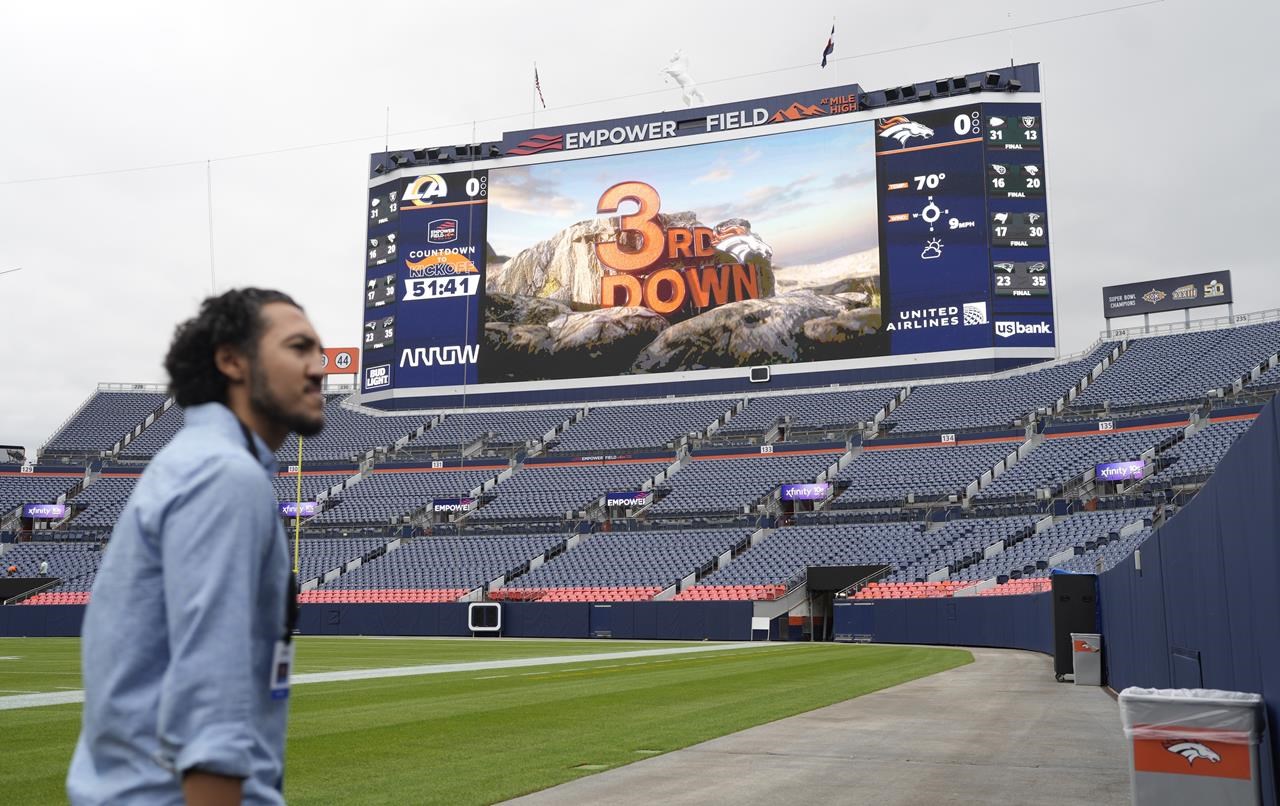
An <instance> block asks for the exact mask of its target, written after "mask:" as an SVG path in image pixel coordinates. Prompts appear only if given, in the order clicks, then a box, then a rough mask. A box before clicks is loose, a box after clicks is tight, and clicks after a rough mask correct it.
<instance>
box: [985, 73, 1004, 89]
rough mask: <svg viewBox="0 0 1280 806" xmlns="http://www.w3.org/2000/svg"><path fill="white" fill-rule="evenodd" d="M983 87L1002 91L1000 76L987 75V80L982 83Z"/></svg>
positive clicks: (994, 74) (996, 74)
mask: <svg viewBox="0 0 1280 806" xmlns="http://www.w3.org/2000/svg"><path fill="white" fill-rule="evenodd" d="M982 84H983V86H984V87H985V88H986V89H989V90H997V89H1000V74H999V73H987V77H986V79H985V80H984V81H983V82H982Z"/></svg>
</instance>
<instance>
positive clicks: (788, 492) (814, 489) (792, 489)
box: [782, 481, 831, 501]
mask: <svg viewBox="0 0 1280 806" xmlns="http://www.w3.org/2000/svg"><path fill="white" fill-rule="evenodd" d="M830 495H831V485H830V484H828V483H827V482H825V481H822V482H818V483H817V484H784V485H782V500H783V501H824V500H826V499H827V497H828V496H830Z"/></svg>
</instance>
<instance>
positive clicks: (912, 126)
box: [876, 115, 933, 148]
mask: <svg viewBox="0 0 1280 806" xmlns="http://www.w3.org/2000/svg"><path fill="white" fill-rule="evenodd" d="M876 129H878V130H879V132H880V136H881V137H883V138H885V139H886V140H897V141H898V145H900V146H902V147H904V148H905V147H906V145H907V141H908V140H910V139H911V138H912V137H919V138H920V139H922V140H928V139H929V138H930V137H933V129H930V128H929V127H928V126H925V125H923V124H920V123H916V122H915V121H914V120H908V119H907V118H904V117H903V116H902V115H895V116H894V117H891V118H882V119H881V120H879V121H878V122H877V123H876Z"/></svg>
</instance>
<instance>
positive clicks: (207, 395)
mask: <svg viewBox="0 0 1280 806" xmlns="http://www.w3.org/2000/svg"><path fill="white" fill-rule="evenodd" d="M272 302H284V303H288V304H289V305H292V306H294V307H295V308H298V309H299V310H301V309H302V306H301V305H299V304H298V303H296V302H294V301H293V298H292V297H290V296H289V295H288V294H284V293H282V292H280V291H272V290H269V289H262V288H238V289H233V290H231V291H228V292H226V293H225V294H222V295H220V296H216V297H207V298H206V299H205V300H204V302H201V303H200V312H199V313H198V314H196V315H195V316H194V317H192V318H191V319H188V320H187V321H185V322H183V323H182V324H180V325H178V327H177V329H176V330H174V333H173V342H172V343H171V344H170V345H169V352H168V354H167V355H165V357H164V368H165V370H166V371H167V372H168V373H169V391H170V393H172V394H173V396H174V398H175V399H176V400H177V403H178V405H179V406H198V405H200V404H201V403H214V402H217V403H226V402H227V376H226V375H223V374H222V372H220V371H219V370H218V367H217V365H216V364H215V363H214V353H215V351H216V350H217V349H218V347H220V346H222V345H224V344H229V345H231V346H233V347H236V348H237V349H239V350H240V351H242V352H243V353H244V354H245V355H247V356H249V357H250V358H253V357H255V356H256V355H257V354H258V341H259V340H260V339H261V338H262V306H263V305H268V304H270V303H272Z"/></svg>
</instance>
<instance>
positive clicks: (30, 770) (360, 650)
mask: <svg viewBox="0 0 1280 806" xmlns="http://www.w3.org/2000/svg"><path fill="white" fill-rule="evenodd" d="M14 640H18V639H14ZM56 640H58V639H31V640H30V641H27V640H24V641H22V643H21V644H20V645H17V646H16V647H15V646H14V645H11V642H10V641H7V640H6V641H5V642H0V655H9V656H14V655H17V656H24V655H25V656H27V657H36V656H39V657H45V658H48V660H46V661H42V662H43V663H46V664H48V665H49V667H52V666H53V665H55V663H56V661H54V660H53V659H52V658H50V656H51V655H56V654H57V653H58V652H62V653H65V655H66V657H67V658H73V657H74V655H75V654H76V646H75V644H76V642H75V641H69V642H67V644H68V646H66V647H63V648H62V649H58V648H56V647H52V646H51V647H50V648H49V649H47V650H46V649H44V648H43V647H40V648H39V649H36V650H31V649H30V646H31V644H33V643H35V644H37V645H40V644H44V643H45V642H48V641H56ZM655 646H672V644H661V645H659V644H654V643H644V644H632V643H630V642H617V643H614V642H600V641H593V642H573V641H547V642H540V641H468V640H463V641H413V640H404V641H396V640H388V641H360V640H353V639H319V638H309V639H302V640H301V641H300V645H299V656H300V659H302V661H303V662H305V663H306V664H308V665H309V666H310V668H305V667H304V668H300V669H299V671H319V670H322V669H333V668H369V667H371V666H394V665H411V664H417V663H431V662H435V663H449V662H460V661H466V660H490V659H495V658H499V657H501V658H515V657H545V656H549V655H556V654H565V655H568V654H584V647H589V648H590V649H591V650H594V651H595V652H612V651H622V650H624V649H636V648H652V647H655ZM46 653H48V654H46ZM476 653H479V655H477V654H476ZM489 653H498V654H489ZM971 661H972V656H971V655H970V654H969V653H968V652H966V651H963V650H954V649H927V648H919V647H888V646H848V645H839V644H804V645H786V644H781V645H775V646H771V647H767V648H755V649H726V650H724V651H722V652H709V653H700V654H688V655H672V656H666V657H637V658H634V659H630V660H610V661H603V662H602V661H596V662H580V663H572V664H563V665H554V666H544V667H538V668H534V669H510V670H505V669H499V670H486V671H478V672H459V673H451V674H442V675H431V676H419V677H397V678H382V679H373V680H361V681H351V682H335V683H315V684H308V685H302V686H298V687H296V688H295V689H294V693H293V705H292V711H291V714H290V720H289V746H288V761H287V765H288V766H287V769H286V774H285V781H286V787H285V794H286V796H287V797H288V799H289V802H290V803H293V804H312V803H314V804H321V803H325V804H327V803H492V802H494V801H498V800H502V799H504V798H508V797H513V796H516V795H520V794H524V793H527V792H533V791H537V790H539V789H543V788H546V787H548V786H553V785H555V784H558V783H562V782H564V781H569V780H572V779H574V778H577V777H580V776H582V775H587V774H591V773H592V772H596V771H598V770H602V769H609V768H613V767H617V766H621V765H623V764H627V763H629V762H632V761H637V760H639V759H641V758H646V757H649V756H651V755H655V754H657V753H663V752H668V751H671V750H676V749H678V748H681V747H687V746H689V745H692V744H696V743H698V742H701V741H705V740H707V739H711V738H714V737H716V736H722V735H725V734H727V733H732V732H734V731H738V730H742V729H744V728H747V727H751V726H753V725H759V724H763V723H765V722H770V721H773V720H775V719H780V718H783V717H786V716H791V715H794V714H799V713H803V712H805V711H809V710H812V709H814V708H819V707H822V706H824V705H830V704H832V703H836V702H840V701H843V700H847V699H850V698H852V697H857V696H859V695H862V694H866V693H868V692H871V691H876V690H878V689H881V688H886V687H888V686H892V685H896V684H898V683H902V682H906V681H908V680H912V679H915V678H918V677H923V676H925V675H929V674H933V673H936V672H939V671H943V670H945V669H950V668H953V667H956V666H960V665H963V664H965V663H969V662H971ZM0 663H6V664H7V663H13V661H0ZM300 666H301V663H300ZM46 690H47V689H46ZM79 720H80V707H79V706H78V705H74V706H51V707H44V708H30V709H24V710H14V711H3V712H0V725H4V727H5V731H4V732H5V734H6V735H8V736H11V737H15V739H18V738H19V737H20V739H19V740H17V741H13V742H10V743H9V749H8V750H7V752H6V763H5V764H4V765H2V766H0V791H3V792H5V793H6V802H8V803H12V804H19V803H50V802H57V801H59V800H61V799H62V798H63V796H62V781H63V777H64V776H65V772H66V767H67V763H68V761H69V760H70V756H71V750H72V748H73V746H74V744H75V738H76V735H77V732H78V729H79ZM10 796H16V798H13V797H10Z"/></svg>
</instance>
